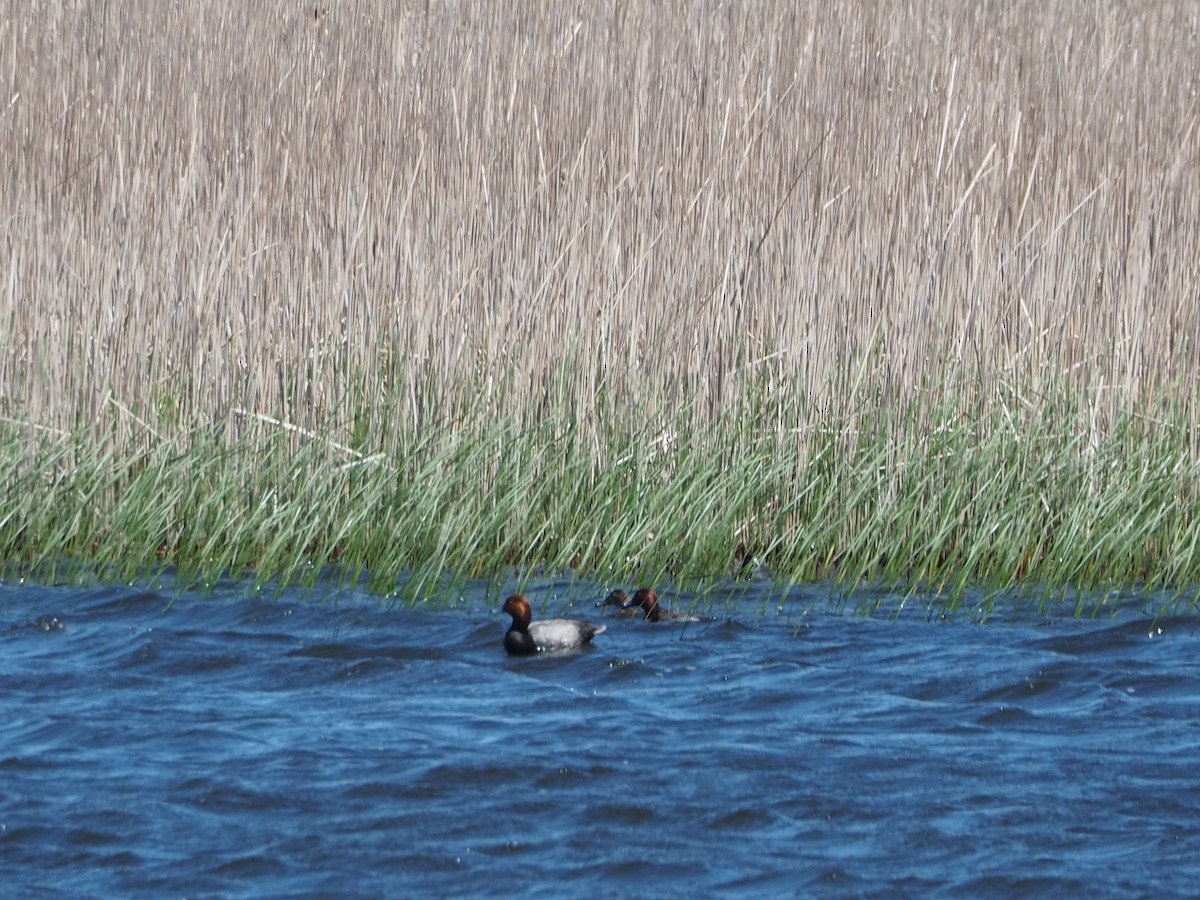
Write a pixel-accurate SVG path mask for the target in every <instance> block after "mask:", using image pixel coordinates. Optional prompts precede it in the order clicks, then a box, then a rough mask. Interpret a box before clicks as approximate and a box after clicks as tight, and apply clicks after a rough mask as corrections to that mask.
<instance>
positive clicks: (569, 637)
mask: <svg viewBox="0 0 1200 900" xmlns="http://www.w3.org/2000/svg"><path fill="white" fill-rule="evenodd" d="M503 612H506V613H508V614H509V615H510V616H512V625H511V626H509V629H508V631H506V632H505V633H504V649H505V650H507V651H508V654H509V655H510V656H529V655H530V654H533V653H538V652H542V651H547V650H578V649H579V648H580V647H582V646H583V645H584V644H586V643H588V642H589V641H591V639H592V638H593V637H595V636H596V635H598V634H599V633H600V632H602V631H603V630H604V626H603V625H592V624H591V623H590V622H583V621H581V620H579V619H542V621H540V622H533V621H532V620H533V611H532V610H531V609H530V608H529V601H528V600H526V599H525V598H524V597H522V596H521V595H520V594H513V595H512V596H511V597H509V598H508V599H507V600H505V601H504V608H503Z"/></svg>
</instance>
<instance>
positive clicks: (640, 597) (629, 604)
mask: <svg viewBox="0 0 1200 900" xmlns="http://www.w3.org/2000/svg"><path fill="white" fill-rule="evenodd" d="M625 609H629V610H633V611H634V613H636V612H637V611H638V610H644V614H643V615H642V618H643V619H645V620H646V621H647V622H711V621H713V619H712V617H711V616H701V615H698V614H697V613H690V612H679V611H678V610H674V609H666V608H665V607H662V606H659V605H658V594H657V593H655V591H654V588H638V589H637V590H636V591H634V592H633V596H632V597H630V598H629V599H628V600H627V601H625V608H624V609H622V613H624V611H625Z"/></svg>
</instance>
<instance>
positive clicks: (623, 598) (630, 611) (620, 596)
mask: <svg viewBox="0 0 1200 900" xmlns="http://www.w3.org/2000/svg"><path fill="white" fill-rule="evenodd" d="M601 606H603V607H604V612H606V613H607V612H609V609H608V607H610V606H615V607H616V608H617V612H616V615H618V616H620V617H621V618H623V619H632V618H633V617H634V616H636V615H640V613H641V610H639V609H637V608H636V607H634V606H630V605H629V595H628V594H627V593H625V592H624V591H623V590H621V589H620V588H617V589H616V590H615V591H613V592H612V593H610V594H609V595H608V596H607V597H605V598H604V599H603V600H601V601H600V602H599V603H597V604H596V607H597V608H599V607H601Z"/></svg>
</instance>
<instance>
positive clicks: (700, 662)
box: [0, 581, 1200, 898]
mask: <svg viewBox="0 0 1200 900" xmlns="http://www.w3.org/2000/svg"><path fill="white" fill-rule="evenodd" d="M605 593H606V591H605V589H604V587H602V586H596V587H595V589H594V590H589V589H588V588H587V586H585V585H580V584H578V583H576V584H575V585H573V586H571V585H567V584H565V583H563V584H556V583H554V582H549V581H547V582H542V583H536V584H534V585H533V588H532V590H531V591H530V594H531V597H532V598H533V599H534V601H535V608H537V609H538V612H539V613H545V614H563V613H566V614H572V615H582V616H585V617H588V618H598V616H597V615H596V613H597V611H596V610H595V609H594V608H593V604H594V603H595V602H596V601H597V600H599V599H600V598H602V597H603V596H604V594H605ZM823 597H824V592H823V591H822V590H820V589H818V588H806V589H796V590H794V591H793V592H792V594H791V595H790V596H789V597H788V598H787V599H786V600H785V601H784V602H782V603H775V602H772V603H770V604H769V605H767V604H764V602H763V599H762V597H761V596H758V595H756V594H755V592H754V591H753V590H751V591H750V592H749V593H748V594H746V595H743V596H740V597H739V598H737V599H735V600H730V601H729V602H728V603H725V602H722V601H721V600H720V598H718V599H717V600H716V601H715V603H714V605H713V606H712V607H711V609H710V611H711V612H712V613H713V614H714V615H716V616H717V617H718V620H717V621H715V622H713V623H711V624H704V625H700V626H696V625H690V626H686V627H683V628H681V627H672V626H664V625H652V624H644V623H635V622H629V621H616V620H612V621H609V622H608V628H607V631H606V632H605V633H604V634H602V635H600V636H599V637H598V638H597V639H596V643H595V646H594V647H593V648H591V649H589V650H587V651H585V652H582V653H579V654H575V655H566V656H556V657H551V658H532V659H528V658H527V659H510V658H508V657H507V656H505V654H504V652H503V650H502V648H501V637H502V634H503V631H504V628H505V627H506V624H507V618H506V617H504V616H502V615H499V614H498V613H497V612H496V611H495V610H496V608H497V607H498V605H499V603H498V598H497V597H495V596H492V597H487V596H485V594H484V591H483V590H482V589H480V591H479V592H478V594H476V595H474V596H471V595H468V596H467V597H465V598H464V600H463V602H462V603H461V604H458V605H456V606H451V607H447V606H433V605H430V606H427V607H418V608H409V607H407V606H395V605H393V606H388V605H386V604H381V603H380V602H379V601H378V600H376V599H374V598H370V597H367V596H365V595H360V594H356V593H354V592H353V591H349V590H337V589H334V588H330V589H329V590H328V591H324V592H323V591H317V592H316V593H315V594H314V593H311V592H309V591H307V590H306V591H297V592H295V593H290V592H286V591H285V592H283V593H280V594H270V595H258V594H255V593H254V592H253V590H252V589H251V588H250V587H249V586H248V585H245V584H236V583H231V584H227V585H220V586H218V587H217V588H216V589H214V590H213V591H211V592H205V593H204V594H191V593H188V592H186V591H182V590H174V589H168V588H161V587H160V588H159V589H158V590H144V589H137V588H127V587H126V588H122V587H116V588H95V587H92V588H81V587H48V586H36V585H34V586H28V585H26V586H22V585H16V584H12V583H0V636H2V637H3V641H4V651H3V654H2V655H0V884H2V885H3V886H4V887H3V893H4V896H6V897H37V898H42V897H80V896H125V897H156V898H157V897H167V896H176V897H216V896H221V897H237V896H245V897H263V896H275V897H279V896H285V897H308V896H338V897H398V896H413V895H425V896H449V895H453V896H467V895H491V896H499V895H510V894H520V895H527V896H546V897H559V896H586V897H608V896H617V897H620V896H663V897H675V896H677V897H694V896H696V895H697V894H710V893H720V894H723V895H726V896H735V895H741V896H754V897H757V896H764V895H830V896H843V895H854V896H862V895H880V896H884V895H886V896H894V895H897V894H901V895H921V896H923V895H928V894H941V895H944V896H980V895H986V896H1006V895H1012V896H1018V895H1019V896H1027V895H1029V894H1057V893H1066V892H1071V893H1078V894H1085V895H1087V896H1106V895H1131V894H1132V895H1155V896H1169V895H1180V896H1183V895H1191V894H1194V893H1195V892H1196V891H1197V889H1198V888H1197V886H1198V885H1200V634H1198V631H1197V625H1198V624H1200V620H1197V619H1195V618H1192V617H1175V618H1162V619H1159V620H1158V621H1154V620H1153V619H1152V618H1150V616H1149V615H1148V614H1147V613H1146V612H1144V610H1143V608H1142V606H1141V605H1140V604H1139V603H1137V602H1127V603H1125V604H1119V605H1118V607H1117V608H1116V611H1115V612H1113V613H1112V614H1109V613H1105V615H1104V617H1103V618H1099V619H1088V620H1081V619H1075V618H1071V617H1069V616H1065V615H1064V616H1057V617H1056V616H1045V615H1039V614H1037V613H1034V612H1025V613H1021V614H1020V615H1016V616H1008V617H1005V616H993V617H992V618H990V619H989V620H988V621H986V622H984V623H979V622H976V621H974V620H973V617H972V616H971V615H970V614H969V613H968V614H966V615H960V616H959V617H957V618H956V619H954V620H951V621H943V620H939V619H938V617H936V616H930V615H929V613H928V611H927V610H926V609H923V608H922V607H921V605H920V603H919V602H918V601H917V600H910V601H909V608H908V609H906V610H905V611H904V612H903V613H901V614H900V615H899V616H896V617H893V618H882V617H878V616H876V617H867V616H862V615H857V614H854V613H852V612H838V611H836V610H832V609H831V608H830V607H829V606H828V604H827V602H826V601H825V600H824V599H823ZM687 599H688V598H686V597H684V598H683V600H684V601H685V602H686V601H687ZM543 604H544V607H543Z"/></svg>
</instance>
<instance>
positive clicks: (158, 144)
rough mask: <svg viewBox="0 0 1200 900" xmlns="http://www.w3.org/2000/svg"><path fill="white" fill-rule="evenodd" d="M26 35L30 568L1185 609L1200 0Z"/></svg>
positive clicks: (292, 17)
mask: <svg viewBox="0 0 1200 900" xmlns="http://www.w3.org/2000/svg"><path fill="white" fill-rule="evenodd" d="M21 12H22V11H20V10H18V11H17V12H15V13H14V14H13V15H9V16H6V17H3V18H0V47H2V48H4V50H5V57H6V58H7V59H8V60H9V62H10V64H9V66H7V67H4V69H3V71H0V147H3V150H2V151H0V152H2V153H3V159H4V163H5V164H4V165H3V166H0V263H2V265H0V272H2V273H4V275H3V276H2V277H3V279H4V280H3V282H0V340H2V342H3V352H2V353H0V439H2V440H3V444H2V445H0V484H3V486H4V489H5V490H6V492H7V496H8V497H10V498H12V499H11V502H10V503H9V505H8V508H7V509H6V510H5V511H4V513H3V514H2V515H0V526H2V527H0V567H4V568H7V569H8V570H9V571H22V570H28V569H29V567H36V566H37V565H39V564H48V563H51V562H52V561H54V560H59V559H62V560H68V561H70V564H72V565H80V566H85V567H86V566H94V567H95V568H96V569H97V570H100V571H113V570H114V569H115V571H119V572H122V573H126V572H128V573H133V572H137V571H144V570H145V569H146V568H147V567H153V566H155V565H176V566H178V567H179V568H180V570H181V571H183V572H188V573H195V574H197V575H202V576H204V577H211V576H213V575H215V574H217V573H220V572H225V571H230V572H246V571H252V572H253V573H254V574H253V576H252V577H254V578H257V579H264V580H265V579H282V580H285V581H286V580H289V579H302V578H305V577H307V576H308V574H309V573H311V572H312V571H314V569H319V568H320V567H321V566H323V565H326V564H336V565H340V566H345V567H346V570H347V572H349V573H356V572H362V573H364V575H365V577H366V578H368V579H369V581H370V583H371V585H372V586H374V587H376V588H378V589H380V590H385V591H386V590H390V589H391V585H394V584H395V579H396V577H397V575H398V573H400V572H409V573H413V576H414V577H413V579H411V581H412V583H415V584H418V585H420V584H444V583H445V582H446V579H447V578H449V579H450V580H453V579H454V578H456V577H463V578H465V577H473V576H475V575H499V574H500V573H502V572H506V571H508V570H509V569H510V568H511V567H513V566H522V567H529V566H544V567H547V568H550V569H564V570H565V569H571V570H574V571H579V572H584V573H593V574H595V575H596V576H597V577H601V578H606V579H607V578H610V577H611V578H613V579H614V580H628V578H627V577H626V576H634V575H636V576H639V577H640V578H643V579H645V580H650V579H655V578H661V577H670V578H672V579H674V580H676V581H678V582H680V583H697V584H698V583H702V582H704V581H706V580H711V579H718V578H724V577H728V576H730V575H731V574H734V575H736V574H737V573H738V572H740V571H741V570H742V569H743V567H753V565H760V566H763V567H765V570H766V571H768V572H770V574H771V575H772V577H774V578H776V579H778V580H779V581H780V583H781V584H787V583H791V582H799V581H804V580H812V579H827V578H833V579H836V580H838V582H839V583H841V584H845V585H853V584H857V583H860V582H862V581H864V580H867V581H874V580H875V579H883V580H884V581H885V582H888V583H895V584H897V585H906V586H908V587H909V588H910V589H912V590H926V589H928V590H932V591H934V592H936V593H938V594H939V595H940V594H943V593H944V595H945V597H946V601H945V602H946V605H947V608H950V609H952V608H954V606H955V604H956V603H957V602H958V598H960V597H961V596H962V595H963V593H964V591H965V590H966V588H967V587H968V586H972V585H978V584H982V585H990V586H995V587H996V588H997V589H1004V588H1006V587H1007V586H1011V585H1013V584H1015V583H1017V582H1022V581H1026V580H1028V581H1031V582H1042V583H1045V584H1048V585H1056V586H1057V585H1062V586H1066V585H1073V586H1076V587H1081V588H1087V587H1088V586H1093V587H1107V586H1109V585H1146V586H1147V587H1148V588H1150V589H1154V590H1157V589H1159V588H1163V589H1170V590H1173V591H1179V592H1181V593H1183V594H1187V592H1189V591H1192V590H1193V588H1192V587H1191V586H1194V585H1196V584H1200V571H1198V570H1200V562H1198V555H1197V542H1198V541H1200V537H1197V535H1198V534H1200V528H1197V525H1196V522H1195V510H1196V509H1197V508H1200V507H1198V502H1197V501H1198V500H1200V497H1198V496H1197V493H1198V492H1197V479H1198V476H1200V387H1198V385H1200V346H1198V343H1197V342H1198V340H1200V302H1198V301H1200V295H1198V293H1197V285H1200V255H1198V254H1197V253H1196V251H1195V247H1196V246H1200V204H1197V203H1196V202H1195V200H1194V198H1195V197H1197V196H1200V164H1197V163H1198V162H1200V128H1198V127H1197V126H1198V125H1200V108H1198V106H1197V102H1196V99H1195V98H1196V78H1195V77H1194V76H1193V75H1192V74H1190V73H1192V72H1193V71H1194V69H1195V66H1194V65H1193V61H1194V60H1195V59H1196V58H1197V54H1198V53H1200V38H1198V37H1197V34H1200V32H1198V31H1197V29H1196V28H1194V27H1192V26H1193V25H1194V22H1192V21H1191V20H1190V19H1189V17H1190V16H1194V10H1192V8H1191V7H1190V6H1189V5H1187V4H1185V3H1182V2H1167V3H1161V4H1155V5H1153V7H1151V8H1142V7H1140V6H1137V5H1108V6H1101V7H1097V6H1096V5H1094V4H1084V3H1076V2H1069V3H1062V4H1052V5H1049V6H1047V5H1045V4H1038V3H1035V2H1032V0H1021V2H1015V3H1009V4H1000V5H996V6H990V7H986V8H980V9H974V8H966V7H963V6H962V4H958V3H952V2H949V0H923V2H920V3H917V4H910V5H909V6H907V7H905V8H903V9H897V8H881V7H877V6H876V5H874V4H867V3H863V4H858V3H846V4H840V5H835V6H833V7H812V8H792V7H790V6H788V5H786V4H783V5H778V4H750V5H736V4H733V5H721V4H716V5H714V4H711V3H703V2H699V0H697V2H685V3H679V4H665V5H662V4H660V5H654V4H648V5H643V6H636V5H635V6H630V7H628V8H613V9H609V8H601V7H592V6H582V7H580V8H578V9H574V8H571V7H569V6H559V7H555V8H553V9H549V8H547V9H538V10H528V9H524V8H522V7H515V8H512V9H510V8H507V7H503V6H491V5H486V4H485V5H479V4H473V3H466V2H463V3H455V2H449V3H444V4H425V3H397V4H384V5H373V4H350V3H344V4H338V3H335V4H330V5H329V7H328V13H327V15H324V16H313V15H312V10H311V9H307V10H305V9H303V8H298V7H297V6H296V4H294V3H290V2H283V0H278V2H276V0H256V2H250V3H235V2H234V0H217V2H212V3H190V2H185V3H181V4H162V3H158V2H155V0H131V2H129V3H124V4H103V5H101V6H99V7H97V8H95V9H88V10H84V11H82V12H80V14H79V15H73V14H67V13H65V12H63V11H62V10H58V9H51V8H48V9H46V10H42V9H40V8H39V9H38V10H37V11H36V12H35V11H34V10H32V8H30V9H29V10H25V11H24V12H25V13H27V14H21ZM5 104H7V105H5ZM1194 599H1195V598H1194V597H1193V598H1191V599H1190V600H1188V602H1190V603H1193V604H1194Z"/></svg>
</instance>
